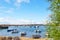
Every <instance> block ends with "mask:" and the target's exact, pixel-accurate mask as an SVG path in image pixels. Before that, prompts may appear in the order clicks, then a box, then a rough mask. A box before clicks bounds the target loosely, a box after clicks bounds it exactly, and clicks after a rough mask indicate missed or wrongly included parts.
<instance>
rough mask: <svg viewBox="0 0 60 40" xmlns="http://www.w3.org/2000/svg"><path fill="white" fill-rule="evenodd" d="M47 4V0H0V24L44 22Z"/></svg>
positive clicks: (46, 17)
mask: <svg viewBox="0 0 60 40" xmlns="http://www.w3.org/2000/svg"><path fill="white" fill-rule="evenodd" d="M49 5H50V4H49V3H48V1H47V0H0V24H34V23H36V24H45V23H46V22H47V20H48V18H49V15H50V11H49V10H48V7H49Z"/></svg>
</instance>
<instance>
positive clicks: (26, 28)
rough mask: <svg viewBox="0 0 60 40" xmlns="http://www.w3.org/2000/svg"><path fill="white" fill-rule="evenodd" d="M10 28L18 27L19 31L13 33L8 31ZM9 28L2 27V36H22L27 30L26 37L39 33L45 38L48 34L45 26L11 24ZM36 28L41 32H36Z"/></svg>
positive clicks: (0, 34) (0, 31)
mask: <svg viewBox="0 0 60 40" xmlns="http://www.w3.org/2000/svg"><path fill="white" fill-rule="evenodd" d="M8 29H17V30H18V31H19V33H15V34H12V32H7V30H8ZM8 29H0V36H21V32H26V33H27V35H26V37H32V35H33V34H39V35H41V37H43V38H44V37H45V34H46V28H45V26H39V28H35V27H34V26H18V27H16V26H10V27H9V28H8ZM36 29H38V30H40V31H41V33H36V32H35V30H36Z"/></svg>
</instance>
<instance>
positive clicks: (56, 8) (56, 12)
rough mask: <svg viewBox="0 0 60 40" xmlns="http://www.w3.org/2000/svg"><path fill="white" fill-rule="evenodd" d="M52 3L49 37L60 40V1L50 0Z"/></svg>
mask: <svg viewBox="0 0 60 40" xmlns="http://www.w3.org/2000/svg"><path fill="white" fill-rule="evenodd" d="M48 1H49V2H50V4H51V5H50V10H51V12H52V14H51V16H50V19H51V20H50V22H49V23H48V34H49V35H48V37H49V38H53V39H54V40H60V0H48Z"/></svg>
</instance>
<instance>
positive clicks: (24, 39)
mask: <svg viewBox="0 0 60 40" xmlns="http://www.w3.org/2000/svg"><path fill="white" fill-rule="evenodd" d="M0 40H48V38H38V39H35V38H28V37H6V36H0Z"/></svg>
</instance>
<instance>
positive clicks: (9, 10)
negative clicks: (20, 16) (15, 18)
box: [4, 8, 14, 14]
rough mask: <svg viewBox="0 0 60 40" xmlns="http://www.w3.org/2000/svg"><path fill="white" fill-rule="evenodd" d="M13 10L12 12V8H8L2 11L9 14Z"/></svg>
mask: <svg viewBox="0 0 60 40" xmlns="http://www.w3.org/2000/svg"><path fill="white" fill-rule="evenodd" d="M13 12H14V9H13V8H10V9H8V10H5V11H4V13H10V14H11V13H13Z"/></svg>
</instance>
